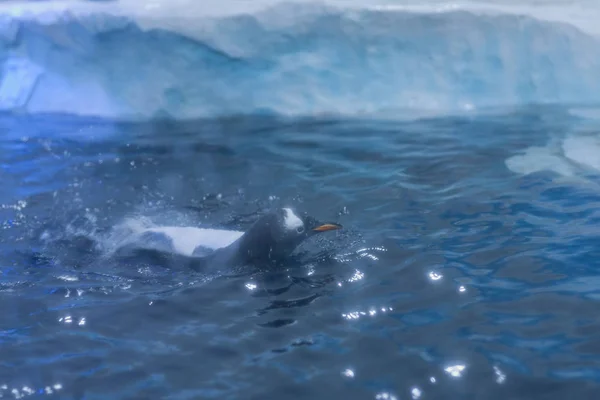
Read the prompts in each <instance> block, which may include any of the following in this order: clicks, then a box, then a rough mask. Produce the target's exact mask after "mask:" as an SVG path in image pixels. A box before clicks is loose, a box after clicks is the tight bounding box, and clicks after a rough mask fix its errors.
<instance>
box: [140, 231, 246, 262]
mask: <svg viewBox="0 0 600 400" xmlns="http://www.w3.org/2000/svg"><path fill="white" fill-rule="evenodd" d="M148 233H149V234H153V235H158V236H159V237H162V239H165V240H166V241H167V242H169V245H170V247H171V249H172V251H174V252H176V253H179V254H183V255H186V256H192V255H193V253H194V250H195V249H196V248H197V247H199V246H201V247H204V248H206V249H208V250H216V249H220V248H222V247H227V246H229V245H230V244H231V243H233V242H235V241H236V240H238V239H239V238H240V237H241V236H242V235H243V234H244V232H241V231H228V230H221V229H207V228H195V227H187V226H161V227H152V228H147V229H144V230H143V231H142V232H139V233H138V234H139V235H145V234H146V235H147V234H148Z"/></svg>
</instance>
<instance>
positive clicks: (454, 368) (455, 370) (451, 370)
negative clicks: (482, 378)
mask: <svg viewBox="0 0 600 400" xmlns="http://www.w3.org/2000/svg"><path fill="white" fill-rule="evenodd" d="M465 368H466V366H465V365H462V364H456V365H451V366H449V367H446V368H444V371H446V372H447V373H448V374H449V375H450V376H452V377H453V378H460V377H462V373H463V371H464V370H465Z"/></svg>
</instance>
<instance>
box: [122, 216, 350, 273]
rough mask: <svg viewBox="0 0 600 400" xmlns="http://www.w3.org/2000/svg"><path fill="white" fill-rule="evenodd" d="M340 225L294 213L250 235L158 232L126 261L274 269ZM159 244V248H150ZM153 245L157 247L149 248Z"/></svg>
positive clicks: (149, 232) (144, 238) (129, 250)
mask: <svg viewBox="0 0 600 400" xmlns="http://www.w3.org/2000/svg"><path fill="white" fill-rule="evenodd" d="M340 228H341V225H339V224H335V223H319V222H318V221H317V220H316V219H314V218H312V217H310V216H308V215H306V214H302V215H300V216H299V215H297V214H296V213H295V212H294V210H293V209H291V208H281V209H277V210H275V211H273V212H270V213H267V214H265V215H263V216H262V217H260V218H259V219H258V220H257V221H256V222H255V223H254V224H253V225H252V226H251V227H250V228H249V229H248V230H247V231H246V232H241V231H230V230H219V229H205V228H193V227H155V228H148V229H145V230H143V231H141V232H139V233H138V239H139V240H138V241H141V242H143V243H142V244H143V246H138V245H133V246H132V245H128V246H126V247H125V248H122V249H120V250H119V251H118V252H117V254H118V255H119V256H120V257H123V256H125V257H127V258H130V257H134V258H138V259H140V260H142V259H147V258H148V257H149V258H150V259H149V260H148V261H150V262H154V263H160V264H167V265H169V266H170V265H172V264H173V263H175V264H177V265H179V266H181V265H182V264H185V265H187V266H189V267H190V268H192V269H196V270H199V269H204V268H208V267H210V266H218V267H236V266H242V265H248V264H261V265H264V264H272V263H276V262H279V261H282V260H283V259H285V258H286V257H288V256H289V255H290V254H291V253H292V252H293V251H294V250H295V249H296V248H297V247H298V246H299V245H300V244H301V243H302V242H303V241H304V240H306V239H308V238H309V237H311V236H313V235H316V234H318V233H321V232H327V231H331V230H336V229H340ZM150 242H153V243H150ZM149 244H151V246H149Z"/></svg>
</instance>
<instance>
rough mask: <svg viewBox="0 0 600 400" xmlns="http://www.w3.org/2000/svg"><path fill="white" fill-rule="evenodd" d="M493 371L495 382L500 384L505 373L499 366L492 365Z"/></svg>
mask: <svg viewBox="0 0 600 400" xmlns="http://www.w3.org/2000/svg"><path fill="white" fill-rule="evenodd" d="M494 373H495V374H496V383H498V384H502V383H504V381H505V380H506V374H504V372H502V371H501V370H500V368H498V367H496V366H494Z"/></svg>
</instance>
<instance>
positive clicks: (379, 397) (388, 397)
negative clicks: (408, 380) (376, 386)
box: [375, 392, 398, 400]
mask: <svg viewBox="0 0 600 400" xmlns="http://www.w3.org/2000/svg"><path fill="white" fill-rule="evenodd" d="M375 399H376V400H398V398H397V397H396V396H394V395H393V394H391V393H388V392H381V393H377V394H376V395H375Z"/></svg>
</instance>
